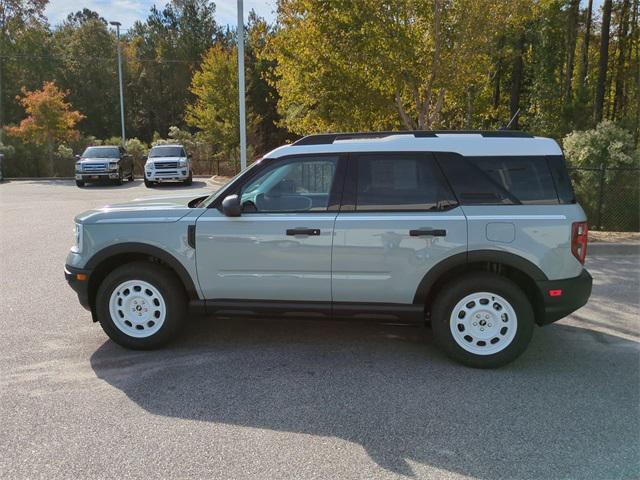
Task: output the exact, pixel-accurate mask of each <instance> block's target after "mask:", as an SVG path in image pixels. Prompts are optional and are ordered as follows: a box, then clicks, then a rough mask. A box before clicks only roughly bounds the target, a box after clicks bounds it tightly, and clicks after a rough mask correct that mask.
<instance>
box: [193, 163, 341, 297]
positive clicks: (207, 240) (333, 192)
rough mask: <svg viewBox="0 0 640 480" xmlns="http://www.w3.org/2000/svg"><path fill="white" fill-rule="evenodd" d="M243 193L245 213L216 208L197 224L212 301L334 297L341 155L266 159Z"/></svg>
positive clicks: (202, 273)
mask: <svg viewBox="0 0 640 480" xmlns="http://www.w3.org/2000/svg"><path fill="white" fill-rule="evenodd" d="M264 162H266V163H265V165H264V167H262V166H260V167H258V168H259V170H258V171H257V173H256V174H254V175H253V176H252V177H251V178H249V179H248V180H247V181H246V182H245V183H244V184H243V185H242V186H241V187H239V189H238V191H237V193H238V194H239V195H240V197H241V202H242V207H243V211H242V215H241V216H239V217H227V216H225V215H223V214H222V213H221V212H220V211H219V210H217V209H214V208H212V209H209V210H207V212H205V213H204V214H203V215H201V216H200V218H198V221H197V224H196V263H197V269H198V280H199V282H200V287H201V289H202V291H203V293H204V295H205V298H206V299H207V300H216V299H217V300H221V299H233V300H281V301H302V302H310V301H316V302H330V301H331V247H332V241H333V227H334V222H335V218H336V215H337V208H338V199H337V196H338V190H337V184H338V183H340V187H341V186H342V185H341V183H342V182H341V181H337V178H338V177H340V176H341V175H339V174H338V173H337V172H338V171H339V169H338V165H339V157H338V156H336V155H314V156H296V157H288V158H284V159H278V160H264Z"/></svg>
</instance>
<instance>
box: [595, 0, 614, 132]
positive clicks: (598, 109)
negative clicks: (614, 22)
mask: <svg viewBox="0 0 640 480" xmlns="http://www.w3.org/2000/svg"><path fill="white" fill-rule="evenodd" d="M611 8H612V5H611V0H604V4H603V6H602V30H601V33H600V61H599V64H598V85H597V87H596V99H595V104H594V109H593V110H594V119H595V122H596V123H600V121H601V120H602V115H603V111H604V97H605V88H606V81H607V70H608V68H609V26H610V24H611Z"/></svg>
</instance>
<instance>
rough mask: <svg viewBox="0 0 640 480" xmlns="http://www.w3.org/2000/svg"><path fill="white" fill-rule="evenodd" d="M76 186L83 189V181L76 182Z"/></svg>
mask: <svg viewBox="0 0 640 480" xmlns="http://www.w3.org/2000/svg"><path fill="white" fill-rule="evenodd" d="M76 186H77V187H80V188H82V187H84V180H76Z"/></svg>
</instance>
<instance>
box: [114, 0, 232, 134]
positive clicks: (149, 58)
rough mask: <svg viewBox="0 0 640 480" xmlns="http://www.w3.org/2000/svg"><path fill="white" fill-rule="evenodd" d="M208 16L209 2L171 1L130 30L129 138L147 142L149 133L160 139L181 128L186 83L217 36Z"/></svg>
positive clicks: (190, 98) (210, 14)
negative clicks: (131, 135) (171, 127)
mask: <svg viewBox="0 0 640 480" xmlns="http://www.w3.org/2000/svg"><path fill="white" fill-rule="evenodd" d="M214 14H215V4H214V3H213V2H211V1H209V0H172V1H170V2H169V3H167V4H166V5H165V7H164V8H163V9H162V10H160V9H158V8H156V7H155V6H154V7H153V8H152V9H151V13H150V14H149V17H148V18H147V20H146V21H145V22H136V23H135V24H134V26H133V28H132V29H131V30H130V32H129V34H128V36H129V42H130V45H129V47H128V49H127V52H126V57H127V58H128V62H127V63H128V75H127V77H128V78H129V85H128V87H127V98H129V99H130V100H129V102H128V107H127V118H128V119H130V120H129V121H130V122H131V125H130V127H129V128H130V130H131V131H132V132H133V134H135V135H137V136H139V137H140V138H144V139H147V140H150V139H151V137H152V135H153V132H154V131H157V132H161V133H162V134H163V135H166V132H167V131H168V129H169V127H170V126H172V125H178V126H184V114H185V108H186V106H187V105H188V104H189V103H191V102H192V101H193V98H194V97H193V95H192V94H191V91H190V89H189V85H190V84H191V78H192V76H193V73H194V72H195V71H196V70H197V69H198V66H199V64H200V62H201V59H202V56H203V55H204V54H205V52H207V50H208V49H209V48H210V47H211V46H212V45H213V44H214V42H215V41H216V40H218V39H219V36H220V29H219V27H218V26H217V24H216V22H215V18H214Z"/></svg>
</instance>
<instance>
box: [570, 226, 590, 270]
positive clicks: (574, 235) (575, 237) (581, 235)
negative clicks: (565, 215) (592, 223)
mask: <svg viewBox="0 0 640 480" xmlns="http://www.w3.org/2000/svg"><path fill="white" fill-rule="evenodd" d="M588 234H589V226H588V225H587V222H575V223H573V224H572V225H571V253H573V256H574V257H576V258H577V259H578V261H579V262H580V263H583V264H584V259H585V258H586V256H587V235H588Z"/></svg>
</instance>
